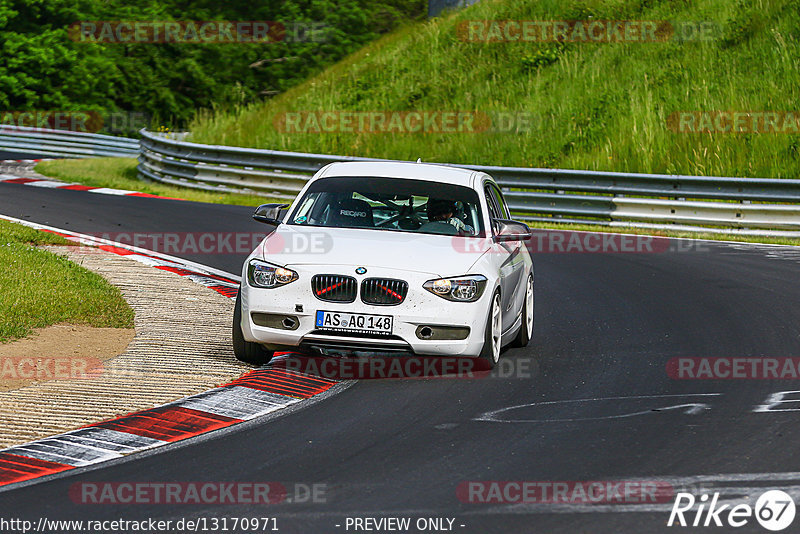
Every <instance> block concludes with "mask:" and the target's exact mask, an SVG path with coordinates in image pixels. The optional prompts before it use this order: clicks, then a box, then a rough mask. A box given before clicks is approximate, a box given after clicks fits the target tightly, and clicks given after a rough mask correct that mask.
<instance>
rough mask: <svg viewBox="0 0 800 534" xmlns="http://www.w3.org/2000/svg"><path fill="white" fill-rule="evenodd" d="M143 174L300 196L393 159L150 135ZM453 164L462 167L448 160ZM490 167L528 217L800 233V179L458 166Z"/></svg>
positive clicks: (519, 213)
mask: <svg viewBox="0 0 800 534" xmlns="http://www.w3.org/2000/svg"><path fill="white" fill-rule="evenodd" d="M141 134H142V139H141V154H140V156H139V162H140V163H139V173H140V176H142V177H144V178H147V179H150V180H155V181H159V182H163V183H168V184H173V185H180V186H184V187H192V188H196V189H205V190H211V191H220V192H239V193H241V192H243V191H246V192H249V193H251V194H256V195H261V196H265V197H272V198H275V197H278V198H290V197H294V196H295V194H296V193H297V192H298V191H299V190H300V189H301V188H302V187H303V185H304V184H305V182H306V181H307V180H308V179H309V177H310V176H311V175H312V174H313V173H315V172H316V171H318V170H319V169H320V168H322V167H324V166H325V165H327V164H328V163H332V162H337V161H387V160H377V159H372V158H359V157H349V156H334V155H323V154H305V153H298V152H282V151H276V150H257V149H250V148H240V147H229V146H216V145H203V144H198V143H189V142H185V141H183V140H182V139H176V138H174V137H173V136H169V135H167V136H165V135H163V134H156V133H153V132H147V131H144V130H143V131H142V132H141ZM446 165H453V164H446ZM453 166H458V167H464V168H468V169H473V170H476V171H482V172H486V173H487V174H490V175H491V176H492V177H494V179H495V180H497V182H498V184H499V185H500V186H501V187H502V188H503V190H504V192H505V195H506V199H507V200H508V203H509V207H510V208H511V210H512V212H514V214H515V216H516V217H518V218H520V219H523V220H528V221H545V222H562V223H588V224H601V225H609V226H628V227H634V226H635V227H645V228H653V229H669V228H672V229H680V230H695V231H705V232H717V233H719V232H730V231H731V229H736V230H737V231H738V232H740V233H744V234H750V235H785V236H792V237H800V180H796V179H770V178H721V177H708V176H678V175H661V174H632V173H616V172H597V171H574V170H559V169H535V168H514V167H493V166H480V165H453Z"/></svg>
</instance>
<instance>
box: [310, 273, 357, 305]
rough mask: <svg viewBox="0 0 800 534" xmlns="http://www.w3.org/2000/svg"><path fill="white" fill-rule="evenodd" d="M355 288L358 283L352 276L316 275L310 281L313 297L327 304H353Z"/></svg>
mask: <svg viewBox="0 0 800 534" xmlns="http://www.w3.org/2000/svg"><path fill="white" fill-rule="evenodd" d="M357 287H358V282H356V279H355V278H353V277H352V276H342V275H339V274H317V275H315V276H314V277H313V278H312V279H311V290H312V291H313V292H314V296H315V297H317V298H318V299H319V300H325V301H328V302H353V301H354V300H356V288H357Z"/></svg>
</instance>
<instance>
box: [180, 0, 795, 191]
mask: <svg viewBox="0 0 800 534" xmlns="http://www.w3.org/2000/svg"><path fill="white" fill-rule="evenodd" d="M589 18H593V19H595V20H655V21H661V20H669V21H712V22H713V23H715V24H717V27H718V28H719V29H720V33H719V36H718V38H716V39H714V40H706V41H690V42H676V41H674V40H672V41H669V42H659V43H610V44H598V43H592V44H583V43H567V44H554V43H532V42H516V43H468V42H463V41H461V40H459V38H458V37H457V32H456V29H457V26H458V24H459V23H460V22H462V21H468V20H476V19H478V20H481V19H494V20H587V19H589ZM798 102H800V0H537V1H534V0H484V1H482V2H479V3H477V4H476V5H474V6H472V7H470V8H467V9H464V10H461V11H458V12H456V13H453V14H451V15H448V16H446V17H443V18H440V19H434V20H432V21H427V22H421V23H417V24H413V25H408V26H406V27H404V28H401V29H400V30H398V31H396V32H394V33H393V34H391V35H388V36H386V37H384V38H382V39H380V40H379V41H377V42H375V43H373V44H370V45H368V46H367V47H365V48H364V49H362V50H361V51H359V52H358V53H356V54H354V55H352V56H350V57H348V58H346V59H345V60H343V61H341V62H340V63H338V64H337V65H334V66H333V67H331V68H329V69H327V70H326V71H325V72H323V73H322V74H320V75H319V76H316V77H314V78H312V79H310V80H308V81H307V82H305V83H304V84H302V85H300V86H297V87H295V88H293V89H291V90H289V91H287V92H286V93H284V94H282V95H280V96H278V97H276V98H274V99H272V100H269V101H266V102H263V103H258V104H254V105H251V106H249V107H247V108H245V109H243V110H241V111H240V112H238V113H235V114H231V113H224V112H217V113H204V114H200V115H198V117H197V118H196V119H195V121H194V123H193V124H192V125H191V126H190V130H191V132H192V140H193V141H196V142H201V143H213V144H226V145H236V146H247V147H258V148H269V149H276V150H293V151H302V152H317V153H332V154H345V155H359V156H372V157H383V158H397V159H416V158H418V157H421V158H422V159H423V160H424V161H432V162H453V163H471V164H485V165H505V166H526V167H556V168H569V169H589V170H609V171H625V172H654V173H678V174H690V175H693V174H697V175H717V176H742V177H778V178H785V177H798V176H800V135H792V134H713V135H710V134H680V133H675V132H673V131H671V130H670V129H669V128H668V126H667V119H668V117H669V116H670V115H671V114H672V113H675V112H679V111H715V110H731V111H748V110H750V111H795V110H797V109H798V108H797V103H798ZM331 110H333V111H337V110H338V111H387V110H388V111H409V110H429V111H430V110H434V111H435V110H466V111H478V112H483V113H487V114H491V113H494V112H500V111H509V112H525V113H529V114H531V115H532V116H533V117H534V118H535V120H534V121H533V123H532V125H531V127H530V128H529V129H528V130H527V131H520V132H512V133H451V134H447V133H438V134H433V133H429V134H414V133H404V134H388V133H382V134H381V133H379V134H375V133H322V134H320V133H300V134H286V133H282V132H281V131H279V130H278V129H277V128H276V127H275V126H274V125H273V121H274V120H275V118H276V117H280V116H281V115H280V114H281V113H283V112H286V111H331Z"/></svg>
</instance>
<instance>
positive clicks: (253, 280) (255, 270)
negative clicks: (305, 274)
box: [247, 260, 298, 289]
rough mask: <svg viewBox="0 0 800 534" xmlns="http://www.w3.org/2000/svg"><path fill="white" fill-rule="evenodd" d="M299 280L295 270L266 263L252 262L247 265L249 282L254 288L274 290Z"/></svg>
mask: <svg viewBox="0 0 800 534" xmlns="http://www.w3.org/2000/svg"><path fill="white" fill-rule="evenodd" d="M297 278H298V275H297V273H296V272H294V271H293V270H291V269H286V268H285V267H278V266H277V265H272V264H271V263H267V262H265V261H261V260H250V263H248V264H247V280H248V282H250V285H251V286H253V287H261V288H266V289H272V288H274V287H280V286H285V285H286V284H289V283H291V282H294V281H295V280H297Z"/></svg>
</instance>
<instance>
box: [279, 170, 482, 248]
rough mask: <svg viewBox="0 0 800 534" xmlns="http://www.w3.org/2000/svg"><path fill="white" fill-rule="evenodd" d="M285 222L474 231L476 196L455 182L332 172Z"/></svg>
mask: <svg viewBox="0 0 800 534" xmlns="http://www.w3.org/2000/svg"><path fill="white" fill-rule="evenodd" d="M297 206H298V207H297V209H295V211H294V213H292V215H291V216H290V217H289V218H288V219H287V221H288V223H289V224H294V225H303V226H325V227H334V228H370V229H374V230H390V231H399V232H414V233H422V234H439V235H453V236H477V235H480V234H482V233H483V223H482V220H483V219H482V218H481V211H480V205H479V203H478V195H477V194H476V193H475V191H473V190H472V189H470V188H468V187H463V186H459V185H452V184H443V183H438V182H429V181H424V180H411V179H406V178H382V177H366V176H360V177H340V176H337V177H330V178H321V179H319V180H317V181H316V182H314V183H313V184H312V185H311V187H309V189H308V190H307V191H306V193H305V195H303V198H302V199H301V200H300V202H299V203H298V205H297Z"/></svg>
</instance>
